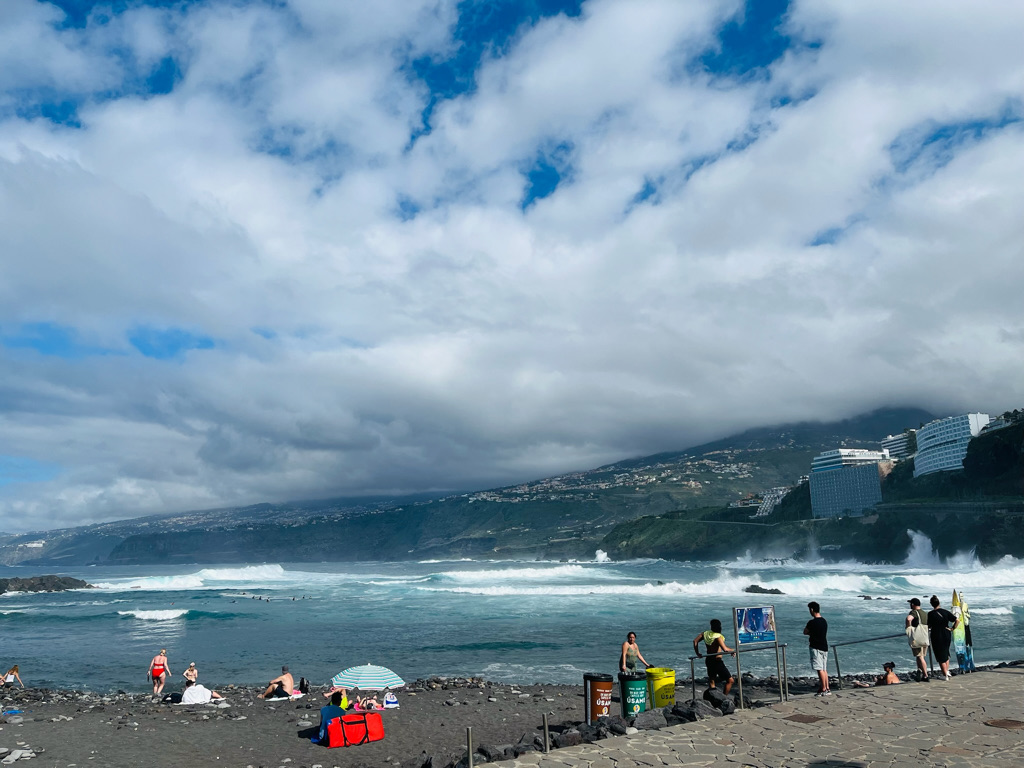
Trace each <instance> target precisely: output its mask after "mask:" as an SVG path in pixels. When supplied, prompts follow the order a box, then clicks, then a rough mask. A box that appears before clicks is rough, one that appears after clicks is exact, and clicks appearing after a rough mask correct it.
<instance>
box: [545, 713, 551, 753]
mask: <svg viewBox="0 0 1024 768" xmlns="http://www.w3.org/2000/svg"><path fill="white" fill-rule="evenodd" d="M550 751H551V747H550V746H549V743H548V713H547V712H545V713H544V754H545V755H546V754H547V753H548V752H550Z"/></svg>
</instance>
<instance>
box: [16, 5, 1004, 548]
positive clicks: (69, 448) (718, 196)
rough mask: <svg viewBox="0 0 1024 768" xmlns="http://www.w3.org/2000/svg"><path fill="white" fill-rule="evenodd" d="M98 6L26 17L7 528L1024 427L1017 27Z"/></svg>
mask: <svg viewBox="0 0 1024 768" xmlns="http://www.w3.org/2000/svg"><path fill="white" fill-rule="evenodd" d="M71 5H73V6H74V8H72V9H71V15H66V14H65V13H64V12H63V11H62V10H61V9H60V8H59V7H58V6H57V5H53V4H49V3H44V2H33V1H32V0H6V2H4V3H3V7H2V9H0V529H7V530H17V529H29V528H45V527H48V526H56V525H63V524H69V523H74V522H79V521H81V522H87V521H95V520H102V519H109V518H115V517H123V516H129V515H135V514H140V513H146V512H151V511H165V510H175V509H186V508H194V507H202V506H214V505H218V504H227V503H247V502H253V501H259V500H280V499H287V498H296V497H305V498H311V497H316V496H326V495H333V494H351V493H360V492H384V493H388V492H405V491H420V490H429V489H464V488H477V487H483V486H490V485H497V484H504V483H509V482H513V481H517V480H522V479H528V478H533V477H538V476H543V475H546V474H552V473H556V472H560V471H564V470H568V469H574V468H585V467H590V466H594V465H597V464H599V463H602V462H605V461H610V460H614V459H617V458H620V457H624V456H629V455H636V454H642V453H653V452H655V451H658V450H666V449H673V448H681V447H684V446H686V445H690V444H694V443H697V442H700V441H703V440H705V439H711V438H714V437H717V436H722V435H724V434H727V433H730V432H733V431H736V430H739V429H741V428H744V427H747V426H754V425H758V424H766V423H778V422H783V421H791V420H799V419H814V418H822V419H833V418H842V417H846V416H850V415H853V414H855V413H858V412H862V411H865V410H869V409H871V408H874V407H877V406H880V405H884V404H915V405H920V406H922V407H926V408H928V409H929V410H932V411H934V412H936V413H945V412H953V411H958V410H964V409H968V408H971V409H974V408H983V409H984V408H991V409H1002V408H1004V407H1013V406H1019V405H1020V389H1019V383H1020V381H1022V380H1024V319H1022V315H1021V313H1020V291H1021V287H1022V286H1024V253H1022V243H1024V218H1022V217H1021V215H1020V213H1021V211H1022V210H1024V188H1022V187H1021V184H1020V179H1021V178H1024V123H1022V117H1024V106H1022V103H1024V51H1022V49H1021V46H1020V40H1021V39H1024V8H1018V7H1016V6H1013V5H1008V4H1005V3H972V4H970V5H958V4H940V5H935V4H934V3H924V2H920V3H902V4H895V5H894V4H892V3H885V2H858V3H853V4H851V3H845V2H793V3H792V4H790V5H789V6H785V4H782V5H781V6H780V7H779V8H777V9H776V11H775V12H774V15H771V14H769V17H764V16H763V10H764V7H766V5H770V4H760V9H761V10H760V11H759V12H761V13H762V16H758V17H755V16H754V9H753V8H752V9H748V10H747V11H745V10H744V9H743V8H742V7H741V6H740V5H739V4H737V3H736V2H717V3H716V2H704V3H689V2H688V3H679V2H675V0H665V1H664V2H656V1H654V0H652V1H650V2H610V1H606V0H588V1H587V2H584V3H582V5H576V4H575V3H572V2H562V3H554V2H540V0H538V2H535V3H524V4H521V6H522V9H524V10H522V13H523V15H522V16H521V17H515V16H514V15H510V14H512V12H511V11H510V10H509V9H508V8H505V7H504V6H501V4H495V5H494V6H493V7H494V8H504V10H502V11H499V10H495V11H494V12H493V13H491V14H490V15H488V14H489V13H490V12H489V11H488V10H487V9H488V8H489V7H490V6H487V5H485V4H482V3H481V4H478V3H475V2H467V3H459V4H457V3H455V2H453V1H452V0H422V1H421V2H419V3H418V4H416V3H409V2H404V1H403V2H378V3H370V4H366V3H337V2H333V0H288V1H286V2H280V3H264V2H251V3H222V2H215V1H213V2H197V3H188V4H181V5H177V6H169V7H168V4H166V3H155V4H154V5H155V6H156V7H150V6H148V5H147V4H145V3H133V4H129V5H128V7H127V8H125V7H120V5H119V6H118V7H116V8H113V7H110V6H105V5H101V4H97V5H90V4H84V5H85V9H83V4H77V3H76V4H71ZM71 5H69V8H71ZM512 5H516V4H512ZM754 5H755V6H757V5H759V4H754ZM503 13H504V16H502V14H503Z"/></svg>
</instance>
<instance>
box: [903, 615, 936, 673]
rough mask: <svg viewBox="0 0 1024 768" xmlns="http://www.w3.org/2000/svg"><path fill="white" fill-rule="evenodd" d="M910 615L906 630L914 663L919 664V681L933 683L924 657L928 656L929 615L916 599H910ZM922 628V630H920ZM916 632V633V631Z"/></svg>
mask: <svg viewBox="0 0 1024 768" xmlns="http://www.w3.org/2000/svg"><path fill="white" fill-rule="evenodd" d="M907 602H908V603H910V613H908V614H907V619H906V628H907V637H908V638H909V640H910V652H911V653H913V654H914V661H915V662H916V663H917V679H918V681H919V682H922V683H927V682H930V681H931V678H929V677H928V665H927V664H925V661H924V657H925V656H927V655H928V643H929V642H930V641H929V637H928V614H927V613H925V612H924V611H923V610H921V601H920V600H918V599H917V598H916V597H912V598H910V599H909V600H908V601H907ZM918 627H921V629H918ZM915 630H916V631H915Z"/></svg>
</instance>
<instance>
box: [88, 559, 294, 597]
mask: <svg viewBox="0 0 1024 768" xmlns="http://www.w3.org/2000/svg"><path fill="white" fill-rule="evenodd" d="M310 575H311V574H308V573H303V572H301V571H286V570H285V569H284V568H282V567H281V566H280V565H276V564H273V565H247V566H242V567H240V568H203V569H202V570H200V571H196V572H195V573H184V574H180V575H178V576H144V577H141V578H136V579H125V580H123V581H108V582H100V583H98V584H96V587H97V588H99V589H109V590H117V591H121V590H126V589H144V590H152V591H158V592H164V591H173V590H186V589H204V588H216V589H223V588H224V586H226V584H225V582H235V583H237V584H238V586H239V587H241V586H247V585H255V586H260V587H265V586H267V585H268V584H274V583H280V582H288V583H294V582H296V581H306V580H307V579H308V577H309V576H310ZM211 582H215V583H211Z"/></svg>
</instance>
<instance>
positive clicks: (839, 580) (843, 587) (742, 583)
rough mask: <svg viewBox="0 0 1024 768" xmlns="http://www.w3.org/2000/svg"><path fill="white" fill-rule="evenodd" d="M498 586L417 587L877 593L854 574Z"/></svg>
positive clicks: (486, 591)
mask: <svg viewBox="0 0 1024 768" xmlns="http://www.w3.org/2000/svg"><path fill="white" fill-rule="evenodd" d="M504 581H505V583H503V584H501V585H486V584H480V585H466V586H451V587H447V586H436V587H420V589H423V590H426V591H431V592H452V593H456V594H468V595H486V596H504V595H554V596H562V597H572V596H585V595H637V596H641V595H642V596H654V595H664V596H671V595H680V596H687V595H700V596H709V597H714V596H718V595H736V594H742V593H743V591H744V589H745V588H746V587H748V586H750V584H751V583H757V584H759V585H760V586H762V587H765V588H767V589H779V590H781V591H782V592H783V593H784V594H787V595H800V596H815V595H821V594H825V593H827V592H846V593H851V594H860V593H865V592H871V591H874V592H878V591H880V590H881V587H880V585H879V584H878V583H877V582H876V581H875V580H874V579H872V578H871V577H869V576H863V575H856V574H820V575H814V576H805V577H797V578H789V579H775V580H773V579H759V578H758V577H757V574H746V575H744V576H733V575H731V574H729V573H728V572H727V571H723V572H721V573H720V574H719V577H718V578H716V579H711V580H709V581H701V582H694V583H689V584H687V583H680V582H678V581H670V582H667V583H658V584H652V583H650V582H648V583H645V584H637V583H636V582H632V583H622V584H596V583H593V582H591V583H587V584H547V585H543V586H540V585H538V586H527V585H515V584H509V583H507V582H508V579H506V580H504Z"/></svg>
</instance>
